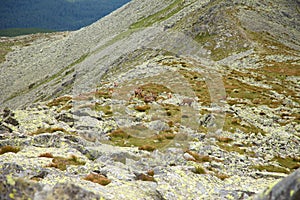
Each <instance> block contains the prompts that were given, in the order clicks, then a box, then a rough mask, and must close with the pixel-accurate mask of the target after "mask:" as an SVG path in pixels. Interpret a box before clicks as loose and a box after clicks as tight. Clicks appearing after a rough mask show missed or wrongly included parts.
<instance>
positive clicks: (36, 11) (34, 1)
mask: <svg viewBox="0 0 300 200" xmlns="http://www.w3.org/2000/svg"><path fill="white" fill-rule="evenodd" d="M129 1H130V0H51V1H45V0H26V1H24V0H9V1H1V5H0V19H1V20H0V29H11V28H39V29H47V30H55V31H63V30H76V29H79V28H81V27H84V26H87V25H89V24H91V23H93V22H95V21H97V20H98V19H100V18H101V17H103V16H105V15H107V14H109V13H110V12H112V11H113V10H115V9H117V8H118V7H120V6H122V5H123V4H125V3H127V2H129Z"/></svg>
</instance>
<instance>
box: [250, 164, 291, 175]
mask: <svg viewBox="0 0 300 200" xmlns="http://www.w3.org/2000/svg"><path fill="white" fill-rule="evenodd" d="M252 169H256V170H259V171H267V172H278V173H285V174H289V173H290V171H289V170H287V169H286V168H283V167H280V166H274V165H255V166H252Z"/></svg>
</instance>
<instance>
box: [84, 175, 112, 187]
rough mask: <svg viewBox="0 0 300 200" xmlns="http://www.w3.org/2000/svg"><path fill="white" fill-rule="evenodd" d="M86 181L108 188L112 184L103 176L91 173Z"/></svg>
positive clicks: (85, 178)
mask: <svg viewBox="0 0 300 200" xmlns="http://www.w3.org/2000/svg"><path fill="white" fill-rule="evenodd" d="M83 179H84V180H86V181H91V182H93V183H98V184H100V185H103V186H106V185H108V184H110V183H111V180H109V179H108V178H106V177H105V176H103V175H101V174H95V173H90V174H89V175H87V176H86V177H84V178H83Z"/></svg>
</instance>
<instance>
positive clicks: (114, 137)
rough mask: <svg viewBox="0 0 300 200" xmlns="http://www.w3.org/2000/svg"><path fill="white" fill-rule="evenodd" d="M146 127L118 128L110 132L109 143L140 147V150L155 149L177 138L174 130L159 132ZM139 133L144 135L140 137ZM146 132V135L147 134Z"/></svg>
mask: <svg viewBox="0 0 300 200" xmlns="http://www.w3.org/2000/svg"><path fill="white" fill-rule="evenodd" d="M147 131H148V132H149V130H147V128H146V127H142V126H141V127H133V128H128V129H125V128H124V129H117V130H114V131H112V132H111V133H109V134H108V135H109V136H110V141H108V143H109V144H112V145H115V146H121V147H132V146H135V147H138V148H139V150H145V151H154V150H155V149H160V148H163V147H165V146H167V145H169V144H170V143H171V142H172V140H173V139H174V138H175V136H176V135H175V134H173V133H172V131H162V132H160V133H159V134H155V133H153V132H149V133H148V135H147ZM139 133H142V134H143V137H139ZM145 134H146V135H145Z"/></svg>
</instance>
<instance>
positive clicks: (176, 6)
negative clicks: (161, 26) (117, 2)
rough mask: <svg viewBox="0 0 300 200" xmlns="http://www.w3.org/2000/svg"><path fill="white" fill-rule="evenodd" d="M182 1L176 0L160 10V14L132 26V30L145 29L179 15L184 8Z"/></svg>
mask: <svg viewBox="0 0 300 200" xmlns="http://www.w3.org/2000/svg"><path fill="white" fill-rule="evenodd" d="M183 7H184V6H183V4H182V0H176V1H174V2H173V3H172V4H170V5H169V6H167V7H166V8H164V9H162V10H160V11H159V12H157V13H155V14H153V15H150V16H148V17H146V18H144V19H141V20H139V21H138V22H136V23H134V24H132V25H131V26H130V28H131V29H137V28H144V27H149V26H152V25H153V24H154V23H158V22H161V21H164V20H166V19H168V18H170V17H171V16H173V15H175V14H176V13H178V12H179V11H180V10H181V9H182V8H183Z"/></svg>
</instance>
